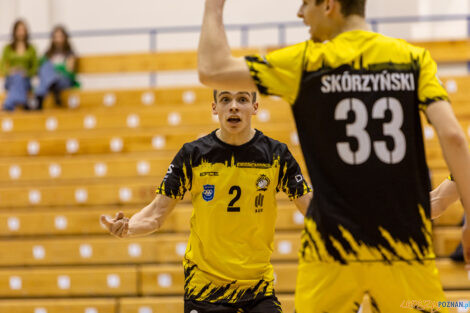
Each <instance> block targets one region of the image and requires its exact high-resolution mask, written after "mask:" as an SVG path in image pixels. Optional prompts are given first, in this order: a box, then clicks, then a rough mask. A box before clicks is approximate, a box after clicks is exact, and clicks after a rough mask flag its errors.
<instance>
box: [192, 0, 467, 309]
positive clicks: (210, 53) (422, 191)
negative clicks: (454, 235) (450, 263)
mask: <svg viewBox="0 0 470 313" xmlns="http://www.w3.org/2000/svg"><path fill="white" fill-rule="evenodd" d="M224 4H225V0H206V1H205V6H206V7H205V13H204V21H203V26H202V31H201V38H200V44H199V52H198V54H199V65H198V66H199V76H200V80H201V81H202V82H203V83H204V84H206V85H208V86H211V87H213V88H224V89H233V88H237V89H250V88H254V87H255V86H257V87H258V90H259V91H260V92H261V93H262V94H268V95H277V96H281V97H283V98H284V99H285V100H287V102H289V103H290V104H291V105H292V110H293V113H294V117H295V120H296V124H297V129H298V133H299V139H300V143H301V147H302V151H303V154H304V158H305V162H306V164H307V168H308V171H309V175H310V178H311V180H312V186H313V189H314V190H315V197H314V198H313V201H312V203H311V205H310V206H309V209H308V211H307V216H306V224H305V230H304V233H303V238H302V245H301V247H302V248H301V253H300V255H301V258H300V265H299V270H298V278H297V289H296V300H295V305H296V310H297V313H318V312H322V313H323V312H328V313H342V312H356V311H357V310H358V308H359V305H360V303H361V301H362V298H363V295H364V294H366V293H367V294H369V296H370V298H371V302H372V308H373V310H374V312H390V313H396V312H409V309H407V308H404V307H400V306H401V305H402V304H403V303H404V301H405V300H409V301H411V300H423V301H424V300H434V301H440V300H443V298H444V294H443V291H442V287H441V283H440V281H439V277H438V273H437V270H436V266H435V263H434V259H435V254H434V252H433V249H432V241H431V233H432V232H431V221H430V201H429V190H430V187H431V186H430V182H429V175H428V169H427V165H426V162H425V152H424V146H423V140H422V126H421V123H420V116H419V111H420V110H421V111H423V112H425V114H426V115H427V117H428V119H429V120H430V121H431V123H432V124H433V125H434V127H435V129H436V132H437V135H438V137H439V140H440V143H441V145H442V148H443V152H444V156H445V158H446V161H447V163H448V165H449V168H450V169H451V171H452V173H453V174H454V178H455V181H456V183H457V186H458V188H459V192H460V196H461V199H462V201H463V205H464V207H465V209H466V211H467V212H468V211H469V210H470V188H469V186H470V154H469V151H468V148H467V142H466V139H465V135H464V133H463V131H462V129H461V128H460V126H459V124H458V122H457V120H456V118H455V116H454V114H453V112H452V109H451V107H450V105H449V103H448V97H447V93H446V91H445V90H444V88H443V87H442V86H441V84H440V82H439V80H438V78H437V77H436V64H435V62H434V61H433V60H432V58H431V56H430V55H429V52H428V51H426V50H425V49H421V48H418V47H415V46H412V45H410V44H408V43H406V42H405V41H403V40H398V39H394V38H390V37H386V36H383V35H380V34H377V33H373V32H371V31H369V30H368V26H367V24H366V21H365V18H364V11H365V0H304V1H303V2H302V4H301V7H300V10H299V12H298V16H299V17H300V18H302V19H303V21H304V23H305V24H306V25H307V26H309V27H310V36H311V40H308V41H306V42H303V43H300V44H297V45H294V46H291V47H287V48H284V49H281V50H278V51H274V52H272V53H269V54H267V55H266V56H260V55H253V56H248V57H246V58H235V57H233V56H232V55H231V52H230V48H229V46H228V42H227V39H226V34H225V30H224V27H223V18H222V16H223V7H224ZM265 13H266V12H265ZM463 229H464V231H463V235H464V236H463V241H464V244H465V245H464V247H465V248H466V252H467V256H468V251H469V250H468V249H469V248H470V246H469V245H468V243H470V231H469V227H468V226H467V225H465V226H464V228H463ZM467 260H468V258H467ZM405 303H408V302H405ZM405 307H406V305H405ZM422 309H423V310H425V311H431V308H422ZM434 309H436V308H434ZM417 310H419V309H416V310H415V311H417ZM437 311H439V312H446V311H447V309H439V310H434V311H433V312H437Z"/></svg>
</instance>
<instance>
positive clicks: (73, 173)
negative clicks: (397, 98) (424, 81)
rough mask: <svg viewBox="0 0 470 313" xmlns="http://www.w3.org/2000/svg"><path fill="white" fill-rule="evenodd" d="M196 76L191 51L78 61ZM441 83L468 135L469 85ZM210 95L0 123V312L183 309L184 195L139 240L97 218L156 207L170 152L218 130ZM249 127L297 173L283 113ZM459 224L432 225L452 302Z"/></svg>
mask: <svg viewBox="0 0 470 313" xmlns="http://www.w3.org/2000/svg"><path fill="white" fill-rule="evenodd" d="M423 45H427V47H428V48H430V49H431V53H432V54H433V56H434V57H435V59H436V60H437V61H438V62H439V63H442V64H444V63H453V62H467V61H469V60H470V59H469V55H470V48H469V47H468V43H467V42H465V41H462V42H457V43H456V42H453V43H451V42H445V41H442V42H429V43H423ZM456 47H458V48H456ZM450 49H452V51H453V53H448V51H450ZM242 52H243V51H242ZM195 66H196V53H195V52H185V53H159V54H157V55H150V54H139V55H121V56H119V55H118V56H116V55H109V56H107V55H104V56H83V57H82V58H81V60H80V72H81V73H102V74H107V75H120V73H122V72H148V71H154V72H159V71H164V70H178V69H188V70H191V69H192V70H194V68H195ZM443 81H444V84H445V85H446V87H447V88H448V90H449V92H450V96H451V99H452V102H453V104H454V108H455V111H456V114H457V116H458V118H459V120H460V122H461V124H462V126H463V127H464V129H465V130H470V129H469V125H468V124H469V122H470V100H469V99H470V98H469V97H468V95H469V90H470V76H462V77H443ZM211 97H212V93H211V91H210V90H208V89H205V88H202V87H184V88H183V87H173V88H169V87H168V88H158V89H138V90H137V89H136V90H122V89H116V90H99V91H96V90H94V91H90V90H86V89H82V90H71V91H68V92H66V93H65V94H64V95H63V100H64V103H65V107H64V108H56V107H54V105H53V104H52V101H51V99H48V100H47V101H46V108H45V109H44V110H43V111H41V112H25V111H22V110H18V111H16V112H14V113H4V112H2V113H0V251H1V257H0V298H1V299H0V313H59V312H61V313H62V312H68V313H118V312H120V313H157V312H165V313H173V312H175V313H176V312H182V303H183V302H182V292H183V271H182V266H181V260H182V256H183V254H184V251H185V247H186V240H187V237H188V231H189V217H190V214H191V210H192V207H191V204H190V199H189V197H186V198H185V200H184V201H182V202H181V204H180V205H178V207H177V208H176V209H175V211H174V213H173V214H172V215H171V216H170V217H169V219H168V220H167V221H166V224H165V226H164V227H163V229H162V231H160V232H159V233H157V234H155V235H152V236H148V237H145V238H138V239H128V240H127V239H126V240H117V239H116V238H113V237H111V236H109V235H108V234H106V233H105V232H104V230H103V229H102V228H101V227H100V225H99V223H98V219H99V216H100V214H102V213H105V214H113V213H115V212H116V211H117V210H122V211H123V212H125V214H126V215H131V214H133V213H134V212H136V210H138V209H140V208H141V207H143V205H145V204H146V203H148V202H150V201H151V200H152V199H153V197H154V190H155V187H156V186H157V185H158V184H159V183H160V181H161V179H162V177H163V175H164V173H165V172H166V169H167V167H168V165H169V162H170V161H171V159H172V157H173V156H174V154H175V152H176V151H177V150H178V149H179V148H180V147H181V145H182V144H183V143H185V142H187V141H191V140H193V139H196V138H198V137H199V136H201V135H203V134H207V133H209V132H210V131H211V130H213V129H214V128H215V127H216V126H217V123H216V121H215V120H214V119H213V116H212V115H211V112H210V103H211V101H212V98H211ZM423 122H424V123H426V122H425V119H423ZM255 126H256V127H257V128H259V129H261V130H262V131H263V132H265V133H266V134H267V135H269V136H272V137H274V138H276V139H278V140H280V141H283V142H286V143H288V145H289V148H290V149H291V151H292V152H293V154H294V156H295V157H296V158H297V159H298V160H299V161H300V163H301V164H302V167H303V168H305V166H304V163H303V161H302V155H301V151H300V147H299V145H298V137H297V134H296V131H295V127H294V123H293V120H292V117H291V113H290V108H289V106H288V105H287V104H286V103H284V102H283V101H281V100H279V99H276V98H263V99H261V106H260V112H259V113H258V115H257V116H256V117H255ZM424 133H425V138H426V151H427V157H428V161H429V166H430V168H431V175H432V181H433V184H434V185H436V184H438V183H439V182H440V181H442V180H443V179H445V177H446V175H447V174H448V172H447V169H446V166H445V163H444V161H443V158H442V154H441V152H440V149H439V145H438V142H437V138H436V135H435V134H434V132H433V130H432V128H431V127H430V126H425V128H424ZM304 171H305V170H304ZM278 198H279V217H278V220H277V225H276V228H277V233H276V237H275V243H274V253H273V257H272V262H273V264H274V268H275V273H276V290H277V293H278V295H279V298H280V300H281V301H282V303H283V307H284V309H285V312H293V299H294V288H295V279H296V267H297V251H298V248H299V234H300V232H301V230H302V227H303V217H302V215H301V214H299V213H298V212H297V211H296V209H295V207H294V206H293V204H292V203H290V202H289V201H288V199H287V198H286V197H285V196H283V195H279V197H278ZM461 217H462V208H461V206H460V204H455V205H454V206H452V208H450V209H449V211H448V212H447V213H446V214H445V215H444V216H442V217H441V218H440V219H438V220H437V221H435V224H434V225H435V227H434V239H435V250H436V253H437V255H438V257H439V258H438V261H437V265H438V268H439V270H440V275H441V279H442V283H443V285H444V287H445V290H446V294H447V296H448V298H449V299H450V300H463V299H470V281H469V275H468V274H467V272H466V271H465V270H464V268H463V266H462V264H456V263H453V262H452V261H450V260H449V259H448V255H449V254H450V253H451V252H452V251H453V249H454V248H455V247H456V245H457V244H458V242H459V237H460V230H459V226H458V225H459V223H460V221H461ZM423 300H425V299H423ZM365 312H370V308H369V307H368V304H367V301H366V302H365V304H364V306H363V313H365ZM452 312H462V311H458V310H457V309H455V310H453V311H452Z"/></svg>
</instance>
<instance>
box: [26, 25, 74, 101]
mask: <svg viewBox="0 0 470 313" xmlns="http://www.w3.org/2000/svg"><path fill="white" fill-rule="evenodd" d="M76 60H77V59H76V57H75V53H74V52H73V49H72V47H71V45H70V43H69V36H68V34H67V31H66V30H65V28H64V27H63V26H56V27H54V29H53V30H52V33H51V45H50V47H49V49H48V50H47V52H46V54H45V55H44V56H43V57H42V58H41V61H40V64H41V66H40V68H39V86H38V88H37V89H36V92H35V94H36V98H37V101H38V107H37V109H42V103H43V100H44V97H45V96H46V95H47V93H48V92H49V91H52V93H53V95H54V100H55V104H56V105H58V106H61V105H62V102H61V99H60V93H61V92H62V91H63V90H64V89H67V88H71V87H78V86H79V84H78V82H77V80H76V77H75V75H76V72H75V69H76V63H77V62H76Z"/></svg>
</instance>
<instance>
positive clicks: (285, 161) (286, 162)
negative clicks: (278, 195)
mask: <svg viewBox="0 0 470 313" xmlns="http://www.w3.org/2000/svg"><path fill="white" fill-rule="evenodd" d="M280 190H282V191H283V192H284V193H286V194H287V195H288V196H289V199H291V200H294V199H297V198H299V197H301V196H303V195H305V194H307V193H309V192H311V191H312V188H310V186H309V185H308V184H307V182H306V181H305V178H304V176H303V175H302V171H301V170H300V166H299V164H298V163H297V161H296V160H295V159H294V157H293V156H292V154H291V153H290V151H289V149H288V148H287V147H286V148H285V151H284V153H283V155H282V157H281V170H280V174H279V182H278V185H277V191H280Z"/></svg>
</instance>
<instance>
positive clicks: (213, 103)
mask: <svg viewBox="0 0 470 313" xmlns="http://www.w3.org/2000/svg"><path fill="white" fill-rule="evenodd" d="M212 114H214V115H217V114H219V112H217V103H215V102H212Z"/></svg>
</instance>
